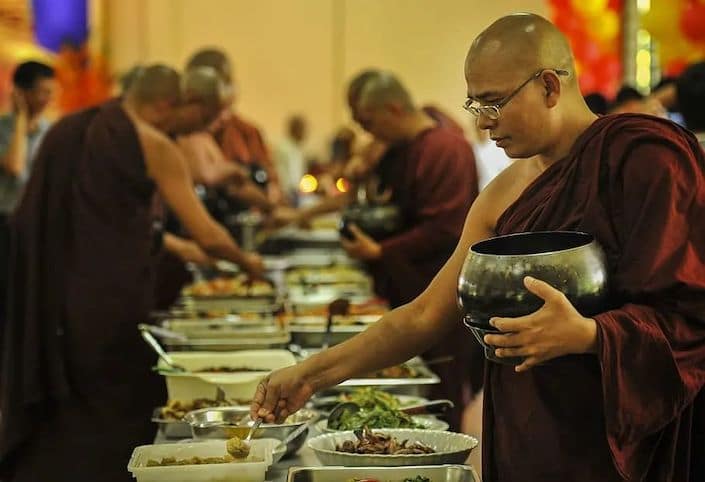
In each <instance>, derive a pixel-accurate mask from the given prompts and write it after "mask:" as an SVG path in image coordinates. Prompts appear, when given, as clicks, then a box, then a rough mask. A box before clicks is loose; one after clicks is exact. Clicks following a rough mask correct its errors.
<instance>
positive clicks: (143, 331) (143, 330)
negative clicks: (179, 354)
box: [138, 324, 188, 373]
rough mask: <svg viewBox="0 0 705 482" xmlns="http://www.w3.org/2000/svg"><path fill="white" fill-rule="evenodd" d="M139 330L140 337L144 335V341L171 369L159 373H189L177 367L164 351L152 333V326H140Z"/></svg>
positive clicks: (161, 369)
mask: <svg viewBox="0 0 705 482" xmlns="http://www.w3.org/2000/svg"><path fill="white" fill-rule="evenodd" d="M138 328H139V330H140V335H142V338H143V339H144V341H146V342H147V344H148V345H149V346H150V347H152V349H153V350H154V351H155V352H156V353H157V355H159V358H161V359H162V361H163V362H164V363H166V364H167V366H168V367H169V369H163V368H160V369H159V371H171V372H177V373H185V372H187V371H188V370H186V369H185V368H184V367H182V366H181V365H177V364H176V363H175V362H174V360H173V359H172V358H171V357H170V356H169V355H168V354H167V353H166V352H165V351H164V349H163V348H162V346H161V345H160V344H159V342H158V341H157V339H156V338H154V335H152V333H151V331H150V330H151V329H150V325H145V324H140V325H138ZM152 328H153V327H152Z"/></svg>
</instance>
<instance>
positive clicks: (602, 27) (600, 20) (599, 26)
mask: <svg viewBox="0 0 705 482" xmlns="http://www.w3.org/2000/svg"><path fill="white" fill-rule="evenodd" d="M619 20H620V19H619V15H617V13H616V12H614V11H613V10H607V11H605V12H603V13H602V14H601V15H599V16H596V17H593V18H592V19H591V21H590V24H589V25H590V35H591V36H592V37H594V38H595V39H596V40H599V41H600V42H610V41H612V40H614V39H615V38H616V37H617V34H618V33H619V27H620V21H619Z"/></svg>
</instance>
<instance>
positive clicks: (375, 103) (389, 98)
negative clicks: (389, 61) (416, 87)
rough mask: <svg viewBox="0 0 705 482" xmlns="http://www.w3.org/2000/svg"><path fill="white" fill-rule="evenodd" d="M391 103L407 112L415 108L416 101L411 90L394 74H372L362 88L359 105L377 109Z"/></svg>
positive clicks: (362, 107) (358, 100) (368, 108)
mask: <svg viewBox="0 0 705 482" xmlns="http://www.w3.org/2000/svg"><path fill="white" fill-rule="evenodd" d="M389 104H394V105H396V106H397V107H399V108H400V109H402V110H403V111H406V112H412V111H413V110H414V102H413V100H412V99H411V95H410V94H409V91H408V90H406V88H405V87H404V85H402V83H401V82H400V81H399V79H397V78H396V77H395V76H394V75H393V74H391V73H389V72H376V73H375V74H374V75H370V76H369V78H368V79H367V80H366V82H365V83H364V85H363V86H362V87H361V89H360V94H359V96H358V99H357V107H358V108H360V109H366V110H375V109H380V108H382V107H384V106H385V105H389Z"/></svg>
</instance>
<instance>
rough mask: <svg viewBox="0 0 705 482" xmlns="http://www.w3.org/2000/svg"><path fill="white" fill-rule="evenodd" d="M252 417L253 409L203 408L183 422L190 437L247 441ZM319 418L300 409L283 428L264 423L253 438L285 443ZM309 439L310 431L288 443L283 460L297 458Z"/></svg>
mask: <svg viewBox="0 0 705 482" xmlns="http://www.w3.org/2000/svg"><path fill="white" fill-rule="evenodd" d="M249 413H250V408H249V407H245V406H235V407H215V408H204V409H201V410H194V411H193V412H189V413H188V414H186V416H185V417H184V421H185V422H187V423H188V424H189V425H190V426H191V433H192V435H193V438H195V439H228V438H232V437H240V438H244V437H245V436H247V433H248V432H249V430H250V425H251V424H252V423H253V422H252V421H251V420H250V417H249ZM317 417H318V412H317V411H315V410H309V409H301V410H299V411H298V412H296V413H295V414H293V415H291V416H290V417H289V418H287V419H286V421H285V422H284V423H282V424H269V423H263V424H262V425H260V426H259V428H258V429H257V430H256V431H255V433H254V434H253V436H252V438H254V439H260V438H275V439H277V440H284V439H285V438H286V436H287V435H289V434H290V433H291V432H293V431H294V430H296V429H297V428H298V427H300V426H301V425H303V424H305V423H306V422H308V421H309V420H310V419H312V418H317ZM307 435H308V429H307V430H304V431H303V432H301V433H300V434H299V435H298V436H297V437H296V438H295V439H294V440H292V441H291V442H289V443H288V444H287V447H286V453H285V454H284V456H285V457H286V456H289V455H293V454H295V453H296V452H297V451H298V450H299V449H300V448H301V446H302V445H303V444H304V442H305V441H306V436H307Z"/></svg>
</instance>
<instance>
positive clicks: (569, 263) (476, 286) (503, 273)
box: [458, 231, 608, 364]
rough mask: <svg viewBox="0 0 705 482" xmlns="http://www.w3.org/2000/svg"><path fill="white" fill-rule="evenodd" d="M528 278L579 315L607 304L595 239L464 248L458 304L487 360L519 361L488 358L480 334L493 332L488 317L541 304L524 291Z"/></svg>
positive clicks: (495, 242) (560, 235) (515, 239)
mask: <svg viewBox="0 0 705 482" xmlns="http://www.w3.org/2000/svg"><path fill="white" fill-rule="evenodd" d="M525 276H532V277H534V278H536V279H540V280H542V281H545V282H546V283H548V284H550V285H551V286H553V287H554V288H556V289H558V290H560V291H561V292H563V293H564V294H565V295H566V297H567V298H568V299H569V300H570V302H571V303H572V304H573V306H575V307H576V309H577V310H578V311H579V312H580V313H581V314H582V315H584V316H591V315H594V314H596V313H599V312H600V311H603V310H604V309H605V307H606V303H607V288H608V286H607V268H606V264H605V256H604V253H603V251H602V249H601V248H600V246H599V244H598V243H597V241H596V240H595V238H594V237H593V236H592V235H590V234H587V233H582V232H575V231H541V232H530V233H518V234H510V235H506V236H498V237H495V238H490V239H486V240H484V241H480V242H478V243H476V244H474V245H473V246H471V247H470V250H469V251H468V254H467V257H466V258H465V262H464V264H463V268H462V270H461V273H460V276H459V279H458V304H459V306H460V308H461V310H462V312H463V315H464V323H465V325H466V326H467V327H468V328H470V329H471V331H473V334H475V336H476V338H477V339H478V341H480V343H481V344H483V346H485V355H486V356H487V358H489V359H491V360H494V361H498V362H501V363H508V364H517V363H519V362H520V361H521V360H520V359H500V358H496V357H494V349H493V348H492V347H489V346H487V345H485V344H484V342H483V341H482V335H484V334H486V332H490V331H496V330H495V329H494V328H493V327H492V326H491V325H490V324H489V320H490V318H492V317H494V316H499V317H517V316H524V315H528V314H530V313H533V312H534V311H536V310H538V309H539V308H540V307H541V306H542V305H543V300H542V299H540V298H539V297H537V296H535V295H534V294H532V293H530V292H529V291H528V290H527V289H526V288H525V287H524V277H525ZM557 321H558V320H557Z"/></svg>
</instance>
